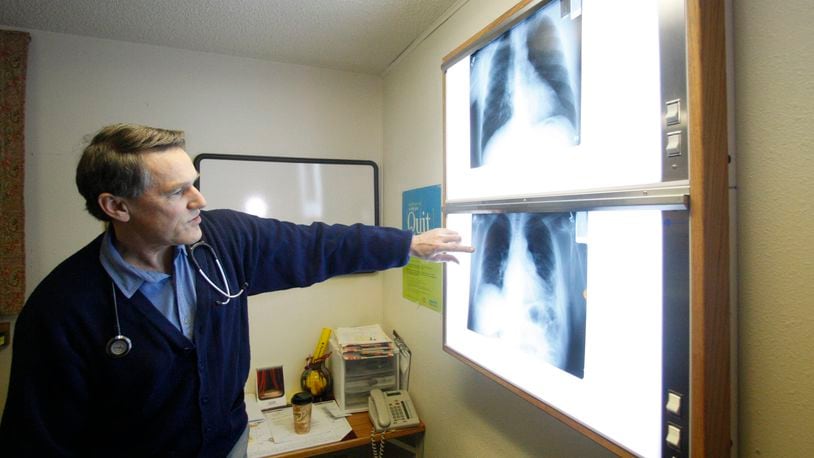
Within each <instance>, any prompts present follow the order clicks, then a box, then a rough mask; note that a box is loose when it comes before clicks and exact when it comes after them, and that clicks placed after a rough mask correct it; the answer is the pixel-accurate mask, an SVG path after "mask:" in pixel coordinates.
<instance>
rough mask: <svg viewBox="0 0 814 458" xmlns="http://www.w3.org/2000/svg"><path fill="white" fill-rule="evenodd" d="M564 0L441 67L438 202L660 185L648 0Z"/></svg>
mask: <svg viewBox="0 0 814 458" xmlns="http://www.w3.org/2000/svg"><path fill="white" fill-rule="evenodd" d="M564 3H568V4H571V5H573V4H574V3H580V2H561V1H559V0H554V1H548V2H541V4H542V6H540V7H539V8H537V9H536V10H534V11H533V12H531V13H530V14H529V15H528V16H527V17H524V18H523V19H522V20H519V21H518V22H517V23H515V24H512V25H511V26H510V27H508V28H507V29H505V30H503V29H498V31H499V32H500V33H499V35H497V36H496V37H494V38H492V39H491V41H488V42H487V43H484V44H483V45H482V46H480V47H476V49H470V50H468V51H467V52H464V53H462V55H459V56H456V58H455V59H450V60H449V61H448V62H447V63H445V67H444V70H445V74H444V94H445V103H444V116H445V141H446V199H447V200H448V201H461V200H468V199H495V198H505V197H513V196H518V195H528V194H541V193H553V192H566V191H571V190H578V189H597V188H607V187H619V186H636V185H642V184H651V183H658V182H661V181H662V157H661V122H660V113H661V108H660V104H661V99H660V97H661V89H660V76H659V75H660V70H659V69H660V62H659V27H658V19H659V17H658V8H657V3H658V2H642V1H633V0H615V1H603V0H592V1H588V0H583V1H582V2H581V4H582V6H581V8H579V9H573V8H571V9H568V8H567V7H566V6H565V5H564Z"/></svg>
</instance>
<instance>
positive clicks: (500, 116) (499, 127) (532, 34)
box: [470, 2, 580, 168]
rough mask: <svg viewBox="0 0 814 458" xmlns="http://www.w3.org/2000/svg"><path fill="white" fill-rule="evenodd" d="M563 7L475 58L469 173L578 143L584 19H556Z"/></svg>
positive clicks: (521, 27)
mask: <svg viewBox="0 0 814 458" xmlns="http://www.w3.org/2000/svg"><path fill="white" fill-rule="evenodd" d="M558 5H559V2H552V3H551V4H549V5H548V6H546V7H545V8H543V9H541V10H540V11H539V12H537V13H535V14H534V15H532V16H530V17H529V18H527V19H525V20H524V21H523V22H522V23H520V24H518V25H517V26H516V27H514V28H512V29H511V30H509V31H508V32H506V33H504V34H503V35H501V36H499V37H498V38H497V39H495V40H494V41H493V42H492V43H490V44H489V45H487V46H485V47H484V48H483V49H481V50H479V51H478V52H476V53H474V54H473V55H472V57H471V61H470V66H471V72H470V159H471V160H470V166H471V167H473V168H475V167H480V166H482V165H486V164H489V163H496V162H500V161H501V160H509V161H511V160H512V159H511V158H512V157H513V155H512V153H516V151H517V150H520V149H526V148H528V147H529V146H531V144H533V146H532V148H533V149H537V152H543V151H545V150H546V148H547V147H549V148H550V147H557V146H563V145H575V144H578V143H579V135H580V110H579V92H580V91H579V79H580V75H579V50H580V46H579V43H580V38H579V33H580V27H579V24H580V22H579V21H580V20H579V19H576V20H572V19H569V18H567V17H566V18H559V17H558V15H553V16H552V15H551V13H552V11H559V8H558ZM552 18H554V19H552ZM564 40H567V42H568V44H569V46H564ZM518 146H519V147H518Z"/></svg>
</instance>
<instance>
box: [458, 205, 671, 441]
mask: <svg viewBox="0 0 814 458" xmlns="http://www.w3.org/2000/svg"><path fill="white" fill-rule="evenodd" d="M661 217H662V214H661V212H660V211H656V210H639V211H604V212H603V211H599V212H589V213H588V217H587V228H585V229H586V230H585V231H581V232H580V234H579V240H578V241H579V242H585V243H586V245H587V288H586V292H587V293H586V298H587V306H586V326H585V362H584V374H583V377H582V378H579V377H576V376H574V375H572V374H570V373H568V372H566V371H564V370H562V369H559V368H557V367H555V366H554V365H551V364H548V363H546V362H545V361H542V360H540V359H532V358H530V357H529V355H528V353H526V352H524V351H523V350H522V348H518V344H517V339H511V338H509V339H501V338H494V337H487V336H485V335H483V334H479V333H476V332H473V331H471V330H470V329H469V328H468V325H467V323H468V319H469V315H468V314H469V311H470V286H471V285H470V278H471V277H470V275H471V270H472V268H473V266H472V257H469V256H462V257H459V259H460V264H459V265H448V266H447V269H446V292H447V293H446V294H447V296H446V303H445V309H446V310H445V313H446V321H445V336H446V337H445V339H446V341H445V343H446V345H447V346H448V347H449V348H451V349H452V350H454V351H456V352H458V353H460V354H461V355H463V356H464V357H466V358H468V359H470V360H472V361H473V362H475V363H476V364H478V365H480V366H483V367H484V368H486V369H487V370H489V371H491V372H493V373H494V374H496V375H497V376H499V377H500V378H502V379H504V380H506V381H507V382H509V383H511V384H512V385H515V386H516V387H518V388H520V389H522V390H523V391H525V392H527V393H529V394H530V395H532V396H534V397H536V398H537V399H539V400H541V401H543V402H545V403H547V404H549V405H551V406H553V407H554V408H556V409H558V410H560V411H562V412H563V413H565V414H566V415H568V416H570V417H572V418H574V419H575V420H577V421H579V422H581V423H583V424H585V425H586V426H588V427H590V428H592V429H594V430H595V431H597V432H599V433H601V434H602V435H604V436H606V437H608V438H610V439H611V440H613V441H614V442H617V443H619V444H620V445H622V446H623V447H626V448H628V449H629V450H631V451H633V452H634V453H637V454H640V455H642V456H658V455H659V454H660V453H661V441H660V436H661V386H662V382H661V371H662V357H661V354H662V331H661V329H662V296H663V292H662V289H663V288H662V277H661V276H662V219H661ZM447 226H448V227H449V228H451V229H453V230H456V231H458V232H460V233H461V234H462V236H463V239H464V243H472V236H473V234H472V215H469V214H450V215H447ZM476 248H477V246H476Z"/></svg>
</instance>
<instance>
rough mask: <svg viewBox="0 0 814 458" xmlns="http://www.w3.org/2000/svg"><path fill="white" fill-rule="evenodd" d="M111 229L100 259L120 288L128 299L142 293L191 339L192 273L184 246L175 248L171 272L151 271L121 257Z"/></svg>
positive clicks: (192, 325) (192, 334)
mask: <svg viewBox="0 0 814 458" xmlns="http://www.w3.org/2000/svg"><path fill="white" fill-rule="evenodd" d="M113 237H114V236H113V231H112V230H108V231H107V232H105V235H104V239H103V240H102V248H101V250H99V261H101V263H102V266H103V267H104V268H105V270H106V271H107V274H108V275H110V277H111V278H112V279H113V282H114V283H115V284H116V286H117V287H118V288H119V290H120V291H121V292H122V293H123V294H124V295H125V296H126V297H127V298H128V299H129V298H132V297H133V294H135V293H136V291H141V293H142V294H144V296H145V297H146V298H147V299H148V300H149V301H150V302H151V303H152V304H153V305H154V306H155V308H157V309H158V311H159V312H161V314H162V315H164V317H165V318H167V320H169V321H170V323H172V324H173V326H175V328H176V329H178V330H179V331H181V332H182V333H183V334H184V336H186V338H187V339H189V340H190V341H192V340H194V330H195V309H196V307H195V305H196V301H197V294H196V293H195V273H194V271H193V270H192V268H191V266H190V265H189V261H188V260H187V252H186V250H185V249H184V246H183V245H178V246H176V247H175V256H174V257H173V274H172V275H169V274H165V273H163V272H150V271H147V270H142V269H139V268H136V267H134V266H133V265H131V264H130V263H128V262H127V261H125V260H124V258H122V256H121V254H120V253H119V250H117V249H116V246H115V244H114V243H113Z"/></svg>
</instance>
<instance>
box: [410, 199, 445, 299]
mask: <svg viewBox="0 0 814 458" xmlns="http://www.w3.org/2000/svg"><path fill="white" fill-rule="evenodd" d="M401 202H402V203H401V225H402V229H404V230H409V231H412V232H413V234H421V233H422V232H426V231H428V230H430V229H435V228H438V227H441V185H434V186H427V187H425V188H418V189H411V190H409V191H404V193H403V194H402V201H401ZM443 273H444V268H443V265H442V264H441V263H437V262H429V261H424V260H422V259H417V258H410V262H409V263H408V264H407V265H406V266H404V268H403V269H402V296H403V297H404V298H405V299H407V300H409V301H412V302H415V303H417V304H419V305H423V306H424V307H427V308H430V309H432V310H435V311H436V312H440V311H441V308H442V305H443V291H444V278H443Z"/></svg>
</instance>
